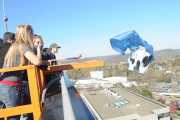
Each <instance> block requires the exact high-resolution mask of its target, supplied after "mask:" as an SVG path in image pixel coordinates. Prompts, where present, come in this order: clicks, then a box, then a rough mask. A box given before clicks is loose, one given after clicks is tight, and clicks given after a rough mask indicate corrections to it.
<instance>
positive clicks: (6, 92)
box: [0, 88, 11, 103]
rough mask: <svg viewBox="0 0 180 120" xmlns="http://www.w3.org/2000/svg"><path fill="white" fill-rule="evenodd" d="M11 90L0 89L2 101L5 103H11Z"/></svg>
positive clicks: (0, 99)
mask: <svg viewBox="0 0 180 120" xmlns="http://www.w3.org/2000/svg"><path fill="white" fill-rule="evenodd" d="M9 90H10V89H9V88H7V89H0V101H2V102H3V103H7V102H9V101H11V98H10V92H9Z"/></svg>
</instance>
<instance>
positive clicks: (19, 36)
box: [4, 25, 33, 67]
mask: <svg viewBox="0 0 180 120" xmlns="http://www.w3.org/2000/svg"><path fill="white" fill-rule="evenodd" d="M31 35H32V30H29V29H28V28H27V27H26V26H23V25H20V26H18V27H17V28H16V41H15V43H14V44H12V45H11V47H10V48H9V50H8V52H7V54H6V56H5V59H4V65H6V66H7V67H12V66H13V65H14V64H16V63H18V66H22V65H24V64H25V62H26V61H25V60H26V59H25V57H24V55H23V46H24V45H27V46H29V47H30V49H31V50H32V49H33V44H32V40H31ZM17 57H20V59H19V61H17Z"/></svg>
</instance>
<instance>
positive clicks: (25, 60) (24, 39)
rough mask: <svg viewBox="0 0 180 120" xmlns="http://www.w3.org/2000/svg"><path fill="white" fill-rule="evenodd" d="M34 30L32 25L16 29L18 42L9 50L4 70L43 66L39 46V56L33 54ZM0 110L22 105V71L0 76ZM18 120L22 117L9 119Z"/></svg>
mask: <svg viewBox="0 0 180 120" xmlns="http://www.w3.org/2000/svg"><path fill="white" fill-rule="evenodd" d="M32 38H33V29H32V27H31V26H30V25H20V26H18V27H17V29H16V41H15V43H14V44H13V45H11V47H10V48H9V50H8V52H7V54H6V56H5V59H4V66H3V68H9V67H17V66H23V65H28V64H29V63H32V64H34V65H41V63H42V60H41V47H42V43H39V45H38V46H37V55H35V54H34V52H33V43H32ZM0 88H1V89H0V109H2V108H10V107H15V106H19V105H22V103H21V102H22V96H21V95H22V71H12V72H4V73H2V74H1V76H0ZM11 119H13V120H18V119H20V116H19V115H18V116H13V117H9V120H11Z"/></svg>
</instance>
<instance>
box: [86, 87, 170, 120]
mask: <svg viewBox="0 0 180 120" xmlns="http://www.w3.org/2000/svg"><path fill="white" fill-rule="evenodd" d="M110 89H111V90H112V91H114V92H117V93H119V96H121V98H117V97H116V96H113V95H109V94H107V93H105V92H103V93H102V91H103V89H101V90H95V91H94V90H93V91H89V92H88V93H85V94H84V96H85V97H86V98H87V99H88V101H89V102H90V103H91V105H92V106H93V107H94V109H95V110H96V112H97V113H98V114H99V115H100V116H101V117H102V118H103V119H110V118H116V117H121V116H126V115H130V114H139V115H140V116H145V115H150V114H153V112H152V110H157V109H161V108H165V107H167V106H165V105H162V104H160V103H158V102H155V101H153V100H150V99H148V98H145V97H143V96H141V95H138V94H136V93H133V92H131V91H129V90H126V89H123V88H120V87H113V88H110ZM94 92H95V93H96V94H95V95H93V94H91V93H94ZM124 99H127V100H128V101H129V102H130V103H128V104H125V105H123V106H121V107H120V108H118V109H117V108H116V106H115V105H114V104H113V103H114V101H119V100H124ZM106 103H108V104H109V105H110V107H106V106H105V105H106Z"/></svg>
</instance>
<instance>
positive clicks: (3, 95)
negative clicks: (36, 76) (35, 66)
mask: <svg viewBox="0 0 180 120" xmlns="http://www.w3.org/2000/svg"><path fill="white" fill-rule="evenodd" d="M22 99H23V92H22V87H21V86H10V85H6V84H0V109H3V108H11V107H16V106H20V105H22V101H23V100H22ZM19 119H20V115H17V116H11V117H8V120H19Z"/></svg>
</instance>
